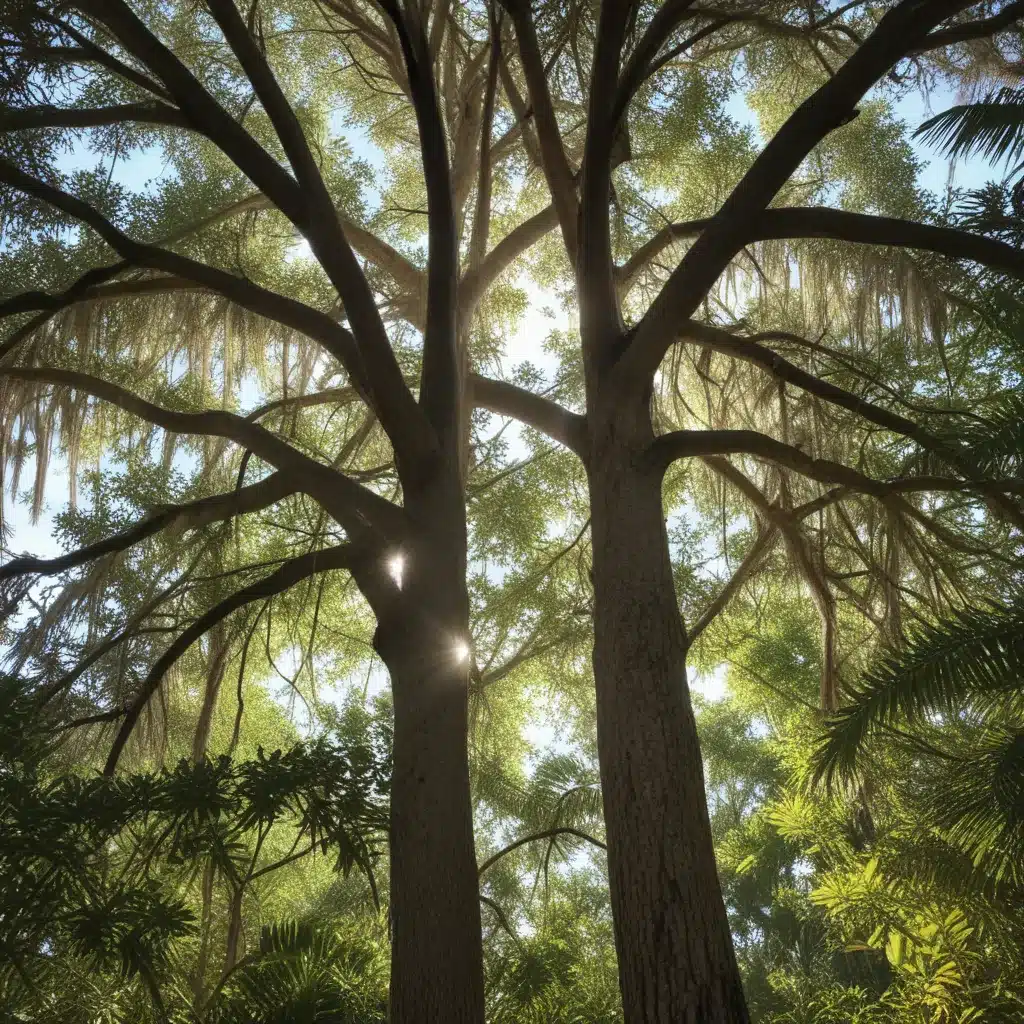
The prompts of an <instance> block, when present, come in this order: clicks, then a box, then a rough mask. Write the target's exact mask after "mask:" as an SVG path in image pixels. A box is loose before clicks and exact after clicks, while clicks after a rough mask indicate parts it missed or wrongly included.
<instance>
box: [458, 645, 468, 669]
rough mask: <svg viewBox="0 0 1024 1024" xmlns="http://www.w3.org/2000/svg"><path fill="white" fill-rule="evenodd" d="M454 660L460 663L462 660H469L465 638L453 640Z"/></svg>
mask: <svg viewBox="0 0 1024 1024" xmlns="http://www.w3.org/2000/svg"><path fill="white" fill-rule="evenodd" d="M455 660H456V661H457V662H458V663H459V664H460V665H461V664H462V663H463V662H464V661H469V644H467V643H466V641H465V640H456V641H455Z"/></svg>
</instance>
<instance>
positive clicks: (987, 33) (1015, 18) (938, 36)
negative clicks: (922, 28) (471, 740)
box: [910, 0, 1024, 54]
mask: <svg viewBox="0 0 1024 1024" xmlns="http://www.w3.org/2000/svg"><path fill="white" fill-rule="evenodd" d="M1022 18H1024V0H1014V2H1013V3H1009V4H1007V5H1006V6H1005V7H1004V8H1003V9H1002V10H1001V11H1000V12H999V13H998V14H994V15H992V17H991V18H982V19H981V20H980V21H968V22H966V23H965V24H963V25H954V26H953V27H952V28H947V29H943V30H942V31H939V32H931V33H929V34H928V35H926V36H925V37H924V41H923V42H922V43H921V44H920V46H917V47H915V48H914V49H913V50H911V51H910V53H912V54H917V53H927V52H929V51H930V50H938V49H939V48H940V47H943V46H955V45H956V44H957V43H969V42H971V41H972V40H974V39H988V38H990V37H991V36H994V35H996V33H998V32H1005V31H1006V30H1007V29H1011V28H1013V27H1014V26H1015V25H1016V24H1017V23H1018V22H1019V21H1020V20H1021V19H1022Z"/></svg>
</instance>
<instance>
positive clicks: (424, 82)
mask: <svg viewBox="0 0 1024 1024" xmlns="http://www.w3.org/2000/svg"><path fill="white" fill-rule="evenodd" d="M225 2H230V0H225ZM382 7H383V8H384V10H385V12H386V13H387V14H388V16H389V17H390V18H391V20H392V22H393V23H394V25H395V30H396V31H397V33H398V38H399V41H400V43H401V45H402V54H403V56H404V58H405V68H406V74H407V75H408V78H409V89H410V92H411V94H412V103H413V109H414V110H415V113H416V124H417V127H418V128H419V136H420V155H421V158H422V161H423V176H424V180H425V183H426V192H427V245H428V249H429V259H428V261H427V316H426V323H425V325H424V331H423V368H422V373H421V378H420V406H421V407H422V408H423V410H424V412H425V413H426V416H427V420H428V421H429V422H430V424H431V425H432V426H433V428H434V429H435V430H436V431H437V433H438V436H439V438H441V439H442V443H445V442H447V443H449V444H456V443H458V439H459V436H460V433H459V430H458V420H459V414H460V410H461V407H462V402H461V393H460V391H461V389H460V377H461V372H460V357H459V348H458V341H459V339H458V329H457V322H456V321H457V316H458V286H459V251H458V233H457V231H456V228H455V205H454V201H453V196H452V175H451V166H450V164H449V159H448V138H447V134H446V132H445V129H444V125H443V124H442V121H441V110H440V107H439V106H438V95H437V86H436V85H435V83H434V70H433V62H432V60H431V56H430V47H429V43H428V41H427V36H426V27H425V25H423V23H422V16H421V15H420V13H419V12H418V8H417V7H416V6H415V5H412V6H409V7H406V8H405V11H404V13H403V11H402V10H401V9H400V8H399V7H398V4H397V2H395V0H384V2H382ZM385 429H386V425H385ZM399 469H401V463H400V462H399Z"/></svg>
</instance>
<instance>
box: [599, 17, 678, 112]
mask: <svg viewBox="0 0 1024 1024" xmlns="http://www.w3.org/2000/svg"><path fill="white" fill-rule="evenodd" d="M693 4H694V0H666V2H665V3H663V4H662V5H661V6H660V7H659V8H658V10H657V11H656V12H655V14H654V17H653V18H651V20H650V22H649V23H648V25H647V28H646V29H645V30H644V34H643V35H642V36H641V37H640V39H639V40H638V42H637V44H636V46H634V47H633V50H632V52H631V53H630V55H629V59H628V60H627V61H626V65H625V67H624V68H623V69H622V74H621V75H620V76H619V81H618V88H617V90H616V96H615V106H614V109H613V112H612V120H613V124H614V125H615V126H617V125H618V123H619V121H620V120H621V119H622V115H623V114H624V113H625V112H626V108H627V107H628V106H629V101H630V100H631V99H632V98H633V96H634V95H635V94H636V91H637V89H639V88H640V86H641V85H642V84H643V82H644V80H645V79H646V78H647V77H648V75H649V74H650V70H649V69H650V66H651V64H653V63H654V59H655V58H656V57H657V56H658V52H659V51H660V50H661V48H662V47H663V46H664V45H665V44H666V43H667V42H668V41H669V39H670V38H671V36H672V33H673V32H675V30H676V29H677V28H678V27H679V26H680V24H682V22H683V21H684V20H685V19H686V18H687V17H690V16H692V15H691V13H690V8H691V7H692V6H693Z"/></svg>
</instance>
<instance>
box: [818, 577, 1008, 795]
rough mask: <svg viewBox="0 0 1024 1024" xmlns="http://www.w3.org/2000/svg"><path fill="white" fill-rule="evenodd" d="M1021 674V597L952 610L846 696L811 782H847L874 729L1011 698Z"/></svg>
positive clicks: (920, 631)
mask: <svg viewBox="0 0 1024 1024" xmlns="http://www.w3.org/2000/svg"><path fill="white" fill-rule="evenodd" d="M1022 671H1024V598H1022V597H1020V596H1018V597H1017V598H1016V599H1015V600H1013V601H1012V602H1011V603H1009V604H995V603H993V604H992V605H991V606H989V607H988V608H973V609H966V610H961V611H956V612H954V613H953V615H951V616H950V617H949V618H947V619H944V620H941V621H939V622H936V623H932V624H930V625H927V626H923V627H920V628H919V629H918V630H917V631H916V632H914V633H912V634H911V635H910V636H909V637H908V639H907V642H906V646H905V648H904V649H903V651H901V652H895V651H890V652H889V653H888V654H887V655H886V656H885V657H884V658H883V659H882V661H881V663H880V664H879V665H878V666H877V667H876V668H875V669H874V670H873V671H871V672H869V673H867V674H866V675H865V676H863V677H862V679H861V680H860V682H859V683H856V684H854V685H853V686H852V687H851V688H850V690H849V691H848V692H849V694H850V696H851V698H852V699H851V700H850V701H849V703H847V704H846V706H845V707H843V708H841V709H840V710H839V711H838V712H836V714H835V715H833V716H832V717H831V718H830V719H829V721H828V724H827V729H826V733H825V736H824V738H823V740H822V742H821V744H820V746H819V747H818V749H817V751H816V752H815V755H814V777H815V779H816V780H821V779H823V778H824V779H826V780H827V781H829V782H831V780H832V779H833V777H834V776H836V775H837V774H838V775H839V776H841V777H846V778H849V777H851V776H852V775H853V772H854V768H855V763H856V759H857V755H858V753H859V751H860V749H861V748H862V746H863V745H864V742H865V741H866V740H867V738H868V736H869V735H871V733H872V732H873V731H874V730H875V729H877V727H878V726H879V725H882V724H887V723H889V722H891V721H893V720H894V719H896V718H898V717H900V716H902V717H904V718H906V719H908V720H911V721H913V720H915V719H916V720H919V719H920V718H922V717H923V716H924V715H925V714H926V713H928V712H942V713H945V714H947V715H950V716H952V715H953V714H955V712H956V709H957V705H958V704H960V703H963V702H969V701H971V700H972V699H975V700H976V699H979V698H982V697H983V696H986V695H992V694H996V693H1006V694H1010V693H1011V692H1012V691H1014V690H1015V689H1016V688H1017V687H1018V686H1019V684H1020V678H1021V674H1022Z"/></svg>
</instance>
